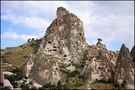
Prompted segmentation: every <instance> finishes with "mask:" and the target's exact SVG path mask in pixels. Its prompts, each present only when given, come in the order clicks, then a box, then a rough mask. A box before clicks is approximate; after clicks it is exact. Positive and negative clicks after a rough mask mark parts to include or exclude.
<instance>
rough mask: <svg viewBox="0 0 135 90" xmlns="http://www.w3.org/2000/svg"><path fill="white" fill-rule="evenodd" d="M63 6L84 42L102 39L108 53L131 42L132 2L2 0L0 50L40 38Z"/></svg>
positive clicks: (91, 42) (92, 42) (128, 45)
mask: <svg viewBox="0 0 135 90" xmlns="http://www.w3.org/2000/svg"><path fill="white" fill-rule="evenodd" d="M59 6H63V7H65V8H66V9H67V10H69V11H70V12H71V13H74V14H75V15H77V16H78V17H79V18H80V19H81V20H82V21H83V24H84V31H85V38H86V41H87V42H88V43H89V44H90V45H92V44H96V42H97V38H102V39H103V43H105V44H106V46H107V48H108V49H110V50H119V49H120V47H121V45H122V43H125V44H126V46H127V47H129V48H130V49H131V48H132V46H133V43H134V2H133V1H76V2H75V1H2V2H1V48H6V47H15V46H18V45H21V44H23V43H25V42H26V41H27V39H28V38H32V37H33V38H41V37H43V36H44V34H45V32H46V29H47V27H48V26H49V25H50V24H51V22H52V21H53V20H54V19H55V18H56V9H57V7H59Z"/></svg>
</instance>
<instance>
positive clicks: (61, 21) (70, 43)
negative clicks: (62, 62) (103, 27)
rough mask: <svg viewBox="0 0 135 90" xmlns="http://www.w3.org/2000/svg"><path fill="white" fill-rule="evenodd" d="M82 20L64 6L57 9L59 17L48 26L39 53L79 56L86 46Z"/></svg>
mask: <svg viewBox="0 0 135 90" xmlns="http://www.w3.org/2000/svg"><path fill="white" fill-rule="evenodd" d="M85 43H86V42H85V38H84V30H83V23H82V21H81V20H80V19H79V18H78V17H77V16H75V15H74V14H72V13H70V12H69V11H67V10H66V9H65V8H63V7H59V8H58V9H57V18H56V19H55V20H54V21H53V22H52V24H51V25H50V26H49V27H48V29H47V31H46V34H45V36H44V38H43V39H42V42H41V45H40V48H39V50H38V53H44V54H47V55H53V56H54V57H60V58H61V57H69V56H70V57H78V53H81V52H82V49H83V47H85Z"/></svg>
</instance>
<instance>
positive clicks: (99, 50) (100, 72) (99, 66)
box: [80, 38, 118, 82]
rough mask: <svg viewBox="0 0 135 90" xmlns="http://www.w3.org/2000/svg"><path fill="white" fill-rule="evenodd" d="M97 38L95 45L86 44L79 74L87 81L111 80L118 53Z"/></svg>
mask: <svg viewBox="0 0 135 90" xmlns="http://www.w3.org/2000/svg"><path fill="white" fill-rule="evenodd" d="M101 41H102V39H99V38H98V42H97V44H96V45H91V46H88V47H87V49H86V51H85V52H84V61H85V65H84V68H83V69H82V71H81V72H80V75H82V76H85V77H87V78H88V80H89V81H91V82H94V81H100V80H102V81H105V82H111V81H112V80H113V73H114V67H115V65H116V61H117V56H118V54H117V53H116V52H113V51H109V50H107V49H106V46H105V45H104V44H103V43H102V42H101Z"/></svg>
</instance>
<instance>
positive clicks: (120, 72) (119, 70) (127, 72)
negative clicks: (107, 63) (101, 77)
mask: <svg viewBox="0 0 135 90" xmlns="http://www.w3.org/2000/svg"><path fill="white" fill-rule="evenodd" d="M132 60H133V59H132V57H131V55H130V52H129V49H128V48H127V47H126V46H125V44H123V45H122V46H121V49H120V53H119V56H118V60H117V64H116V67H115V75H114V83H115V84H119V85H120V86H124V87H125V88H127V89H134V67H133V66H132V64H133V61H132Z"/></svg>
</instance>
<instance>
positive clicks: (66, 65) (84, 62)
mask: <svg viewBox="0 0 135 90" xmlns="http://www.w3.org/2000/svg"><path fill="white" fill-rule="evenodd" d="M118 56H119V57H118ZM130 63H132V57H131V56H130V53H129V51H128V50H127V49H126V48H125V46H122V49H121V50H120V53H119V52H114V51H110V50H108V49H107V48H106V46H105V44H104V43H102V39H100V38H98V42H97V44H96V45H88V44H87V43H86V40H85V37H84V29H83V23H82V21H81V20H80V19H79V18H78V17H77V16H76V15H74V14H72V13H70V12H69V11H67V10H66V9H65V8H63V7H59V8H57V17H56V19H55V20H53V22H52V23H51V25H50V26H49V27H48V28H47V31H46V34H45V36H44V37H43V38H42V39H41V43H40V46H39V49H38V51H37V53H36V54H35V55H30V58H29V61H28V63H27V64H26V66H25V68H24V74H25V76H26V77H28V78H29V79H31V80H32V81H34V82H36V83H38V84H41V85H44V84H46V83H51V84H52V85H57V83H58V81H61V82H62V84H65V83H67V81H68V83H69V87H70V85H76V84H78V83H79V84H81V85H82V86H86V87H85V88H86V89H87V88H90V87H91V86H89V85H90V84H91V83H92V82H95V81H105V82H113V81H115V82H119V76H120V78H121V79H122V82H123V81H124V80H127V81H126V82H130V80H131V81H132V80H134V79H133V75H132V74H133V73H134V72H133V70H134V69H133V67H132V66H133V65H132V66H131V65H130ZM124 65H126V66H127V67H125V66H124ZM122 70H124V72H123V71H122ZM127 70H129V71H127ZM121 71H122V72H121ZM121 74H122V75H123V76H121ZM81 76H82V77H85V79H86V80H85V81H84V80H83V78H80V77H81ZM127 76H130V79H125V78H126V77H127ZM124 82H125V81H124ZM128 87H129V86H128Z"/></svg>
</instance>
